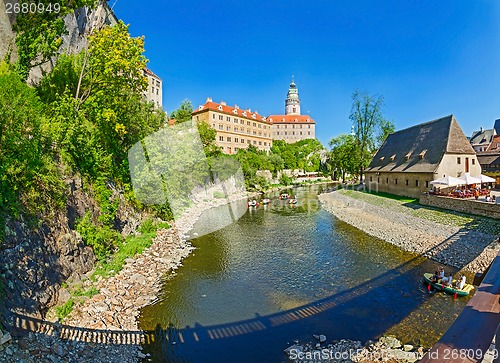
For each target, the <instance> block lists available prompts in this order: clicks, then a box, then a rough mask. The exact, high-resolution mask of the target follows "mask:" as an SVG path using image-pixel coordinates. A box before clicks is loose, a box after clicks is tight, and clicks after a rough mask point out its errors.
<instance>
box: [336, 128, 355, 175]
mask: <svg viewBox="0 0 500 363" xmlns="http://www.w3.org/2000/svg"><path fill="white" fill-rule="evenodd" d="M329 145H330V148H331V153H330V163H331V165H332V167H333V168H334V169H337V170H338V171H339V172H340V173H341V175H342V181H345V175H346V173H348V174H351V175H354V174H357V172H358V166H359V160H358V156H359V151H358V143H357V142H356V139H355V137H354V135H348V134H342V135H339V136H337V137H334V138H333V139H331V140H330V143H329Z"/></svg>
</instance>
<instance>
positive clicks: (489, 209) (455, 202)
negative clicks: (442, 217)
mask: <svg viewBox="0 0 500 363" xmlns="http://www.w3.org/2000/svg"><path fill="white" fill-rule="evenodd" d="M420 204H423V205H428V206H432V207H438V208H443V209H450V210H454V211H457V212H464V213H469V214H476V215H480V216H484V217H490V218H495V219H500V204H494V203H487V202H481V201H475V200H474V199H458V198H451V197H443V196H437V195H428V194H422V195H421V196H420Z"/></svg>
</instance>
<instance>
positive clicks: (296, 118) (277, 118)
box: [267, 115, 315, 124]
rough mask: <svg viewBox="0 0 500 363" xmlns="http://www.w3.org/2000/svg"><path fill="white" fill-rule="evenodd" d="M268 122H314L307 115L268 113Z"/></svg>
mask: <svg viewBox="0 0 500 363" xmlns="http://www.w3.org/2000/svg"><path fill="white" fill-rule="evenodd" d="M267 122H269V123H292V124H294V123H297V124H314V123H315V122H314V120H313V119H312V118H311V117H309V116H307V115H270V116H268V117H267Z"/></svg>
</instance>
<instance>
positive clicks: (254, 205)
mask: <svg viewBox="0 0 500 363" xmlns="http://www.w3.org/2000/svg"><path fill="white" fill-rule="evenodd" d="M258 206H259V203H257V201H256V200H251V201H250V202H248V203H247V207H258Z"/></svg>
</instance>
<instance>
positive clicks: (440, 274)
mask: <svg viewBox="0 0 500 363" xmlns="http://www.w3.org/2000/svg"><path fill="white" fill-rule="evenodd" d="M443 278H444V268H443V266H439V267H438V269H437V270H436V271H435V272H434V275H433V276H432V277H431V281H432V282H439V280H442V279H443Z"/></svg>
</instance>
